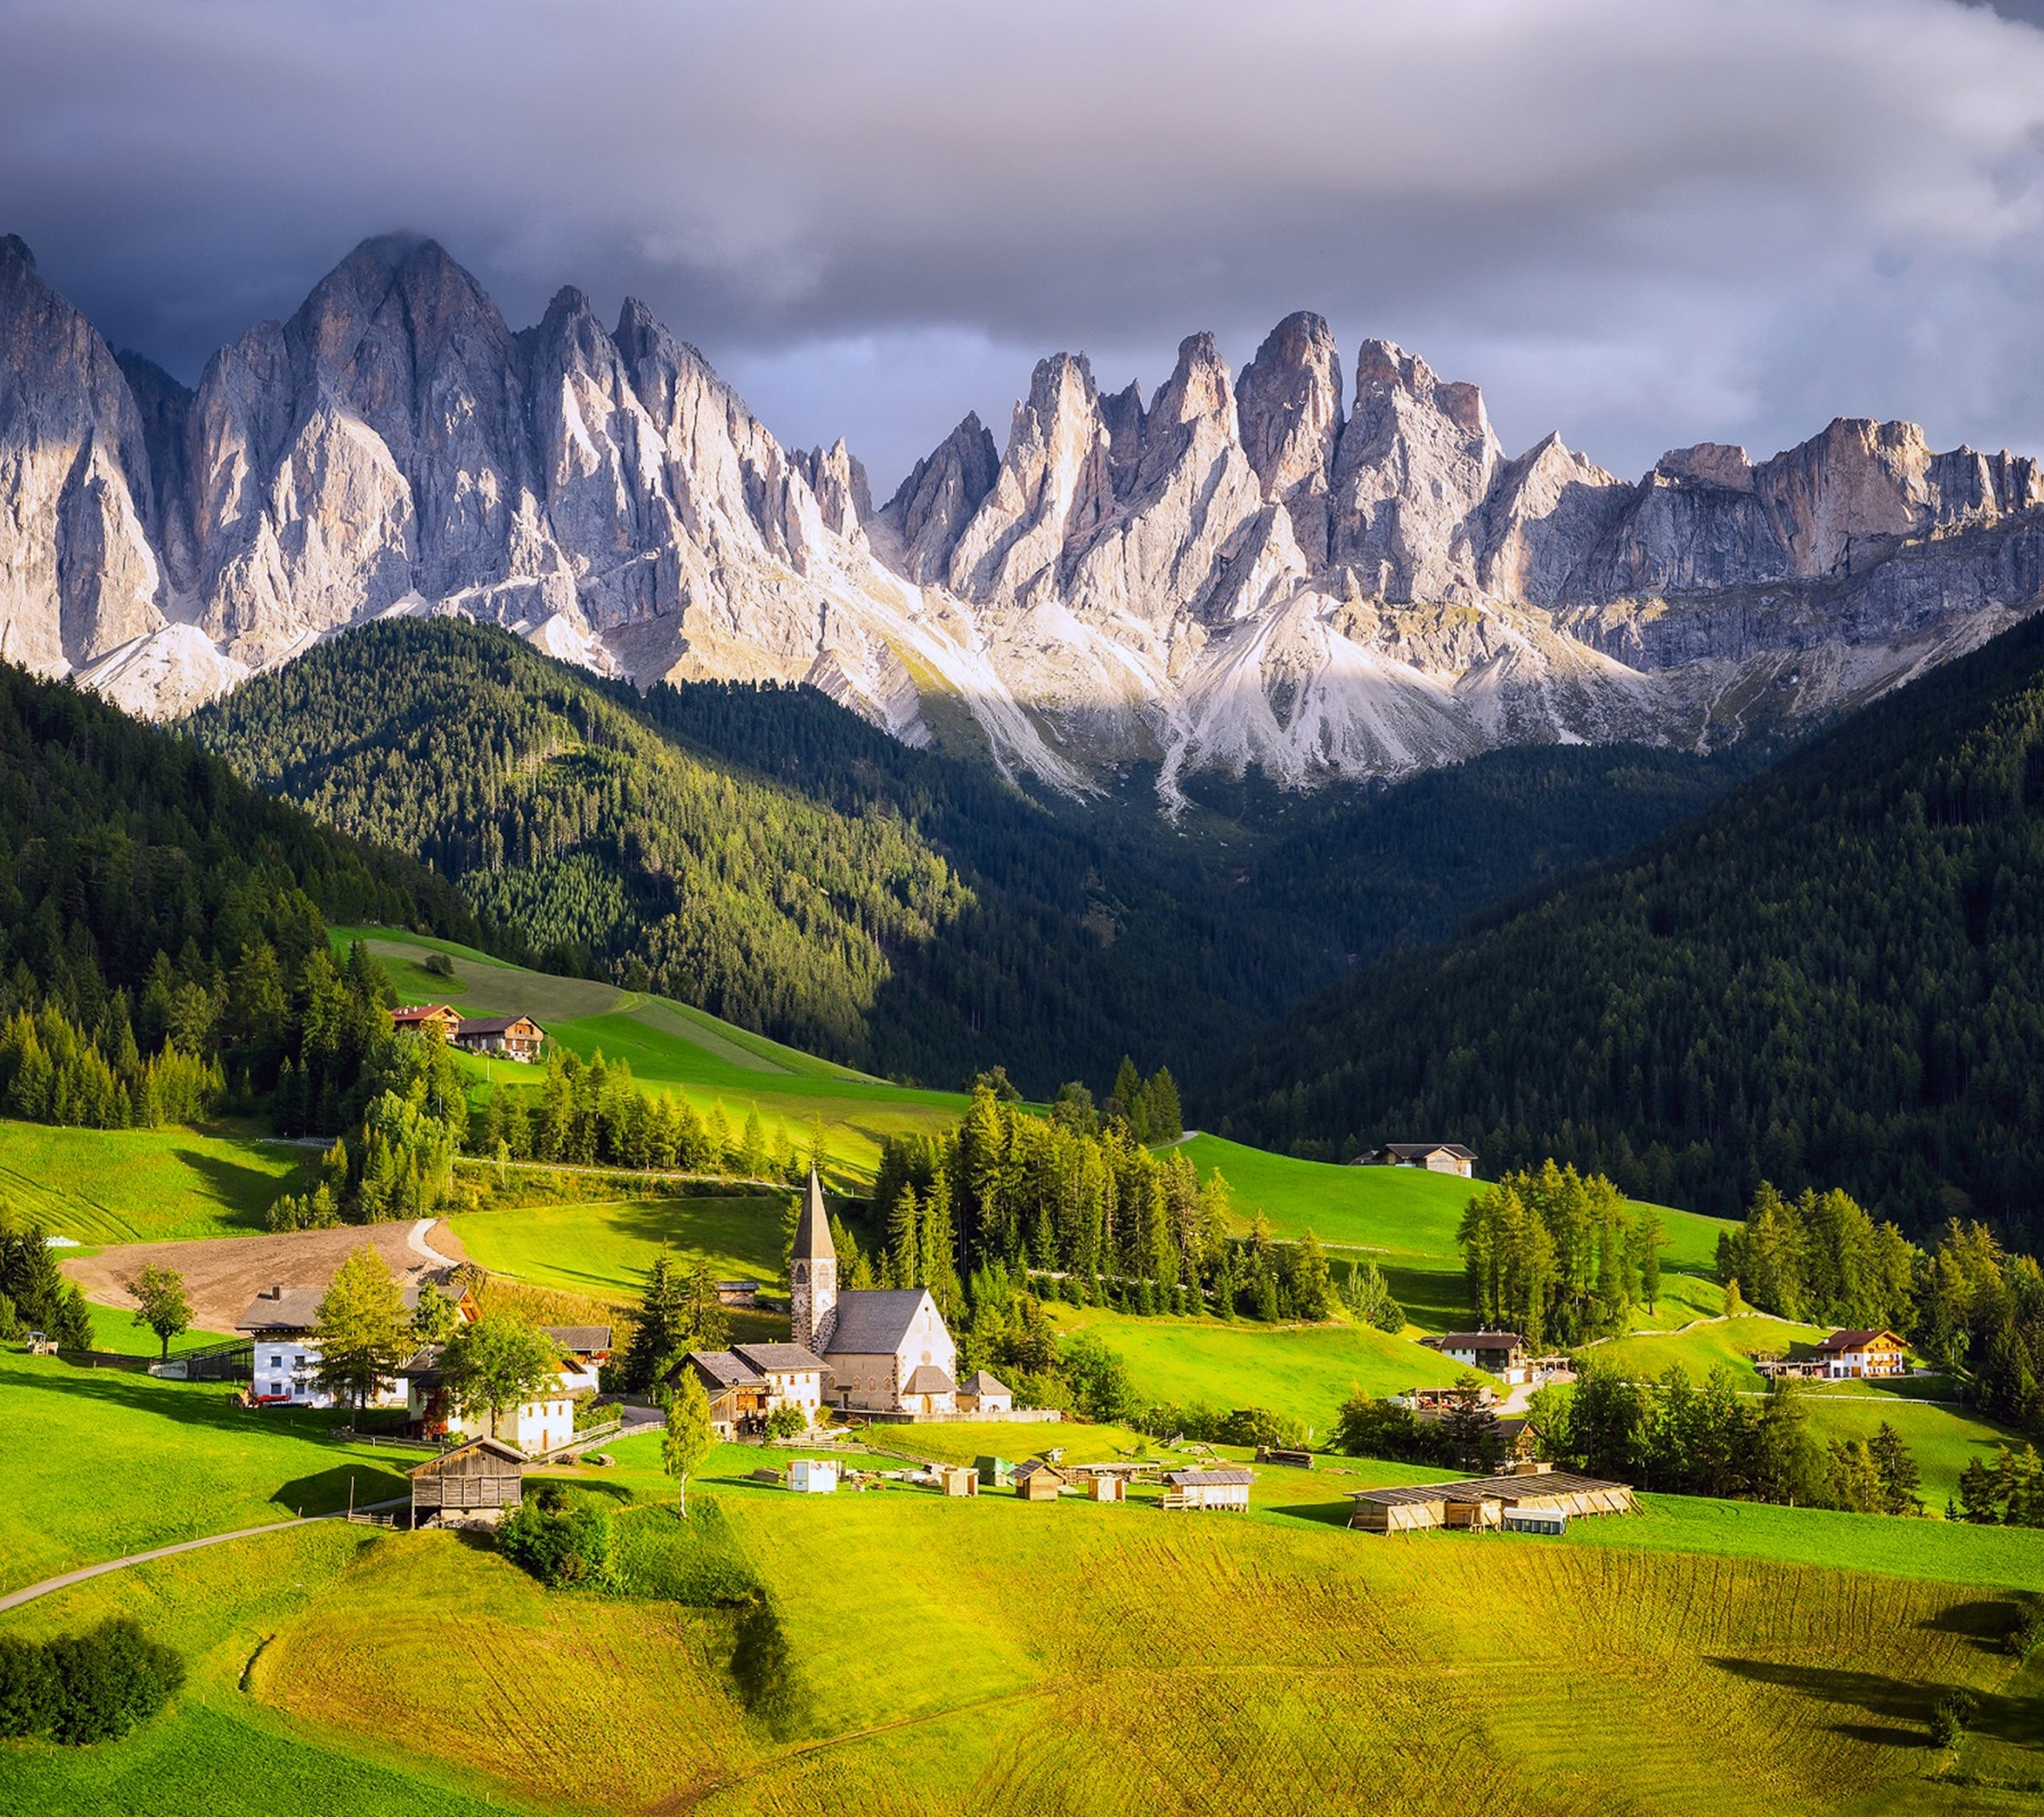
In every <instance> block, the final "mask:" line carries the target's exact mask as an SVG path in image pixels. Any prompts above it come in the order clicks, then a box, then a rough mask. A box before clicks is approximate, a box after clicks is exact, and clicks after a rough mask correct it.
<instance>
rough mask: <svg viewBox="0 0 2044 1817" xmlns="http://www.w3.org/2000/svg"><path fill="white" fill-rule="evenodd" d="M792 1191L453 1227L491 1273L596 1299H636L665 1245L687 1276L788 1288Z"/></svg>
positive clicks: (474, 1214)
mask: <svg viewBox="0 0 2044 1817" xmlns="http://www.w3.org/2000/svg"><path fill="white" fill-rule="evenodd" d="M787 1200H788V1194H787V1193H785V1192H773V1193H754V1194H750V1195H746V1196H738V1195H731V1196H721V1195H720V1196H717V1197H714V1198H711V1197H705V1198H677V1199H669V1198H643V1199H608V1200H594V1201H590V1202H589V1203H585V1204H575V1205H543V1206H525V1207H517V1208H504V1209H502V1210H485V1211H470V1212H463V1213H459V1214H457V1215H456V1216H454V1217H451V1218H449V1220H448V1224H449V1226H450V1227H451V1228H452V1230H453V1232H454V1234H455V1235H456V1236H457V1237H459V1238H460V1239H461V1242H462V1246H463V1247H464V1248H465V1249H466V1250H467V1252H468V1256H469V1258H470V1260H472V1261H476V1262H478V1263H480V1264H481V1265H482V1266H483V1267H485V1268H487V1269H488V1270H489V1271H490V1273H492V1274H493V1275H504V1276H507V1277H509V1278H510V1279H514V1280H522V1281H529V1282H530V1283H532V1284H533V1285H534V1286H536V1287H554V1288H560V1289H563V1290H565V1291H567V1292H570V1293H577V1294H588V1295H590V1296H591V1297H595V1298H598V1299H609V1300H622V1299H635V1298H636V1297H638V1296H639V1294H640V1292H641V1290H642V1289H643V1287H644V1285H645V1276H646V1271H647V1270H648V1269H649V1268H650V1267H651V1266H652V1265H653V1259H654V1257H655V1256H657V1255H658V1254H659V1253H660V1250H661V1247H662V1245H664V1246H665V1247H667V1248H668V1249H670V1250H671V1251H672V1252H673V1254H674V1257H675V1260H676V1261H677V1262H678V1264H679V1265H680V1266H682V1267H684V1268H693V1267H695V1266H696V1264H697V1263H699V1262H708V1263H709V1264H710V1266H711V1267H712V1268H714V1270H715V1271H716V1272H717V1275H718V1277H719V1278H720V1279H746V1278H750V1279H757V1280H759V1281H760V1282H762V1283H763V1284H767V1285H774V1284H778V1283H779V1282H780V1280H781V1221H782V1212H783V1208H784V1207H785V1205H786V1204H787Z"/></svg>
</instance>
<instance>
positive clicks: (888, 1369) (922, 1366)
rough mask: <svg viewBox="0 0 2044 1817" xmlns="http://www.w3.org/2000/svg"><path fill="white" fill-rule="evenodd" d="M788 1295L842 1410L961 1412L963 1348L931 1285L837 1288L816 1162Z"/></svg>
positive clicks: (799, 1335)
mask: <svg viewBox="0 0 2044 1817" xmlns="http://www.w3.org/2000/svg"><path fill="white" fill-rule="evenodd" d="M788 1300H789V1311H790V1314H791V1323H792V1325H793V1328H794V1337H795V1342H796V1344H798V1345H800V1346H802V1347H804V1348H805V1349H807V1350H813V1351H814V1352H815V1353H816V1354H817V1355H818V1356H819V1357H821V1358H822V1359H823V1361H824V1363H825V1364H827V1365H828V1366H829V1369H830V1392H831V1394H832V1396H833V1397H834V1398H835V1400H836V1402H837V1406H838V1407H839V1408H840V1409H842V1410H844V1411H846V1412H851V1413H893V1414H903V1413H905V1414H908V1415H911V1416H915V1415H923V1416H929V1415H935V1414H948V1413H953V1412H956V1411H957V1406H958V1379H957V1376H956V1374H955V1371H956V1369H957V1367H958V1346H957V1345H956V1344H954V1343H953V1342H952V1340H951V1332H950V1330H949V1328H948V1327H946V1326H945V1324H944V1318H943V1314H942V1313H941V1312H939V1311H938V1310H937V1302H936V1301H935V1300H934V1299H932V1298H931V1297H930V1296H929V1293H928V1290H927V1289H925V1288H922V1287H908V1288H848V1289H846V1290H845V1291H844V1292H842V1293H840V1292H839V1291H838V1287H837V1248H836V1246H835V1245H834V1244H832V1242H831V1234H830V1214H829V1212H828V1211H827V1210H826V1209H825V1208H824V1204H823V1183H822V1181H820V1180H819V1178H818V1177H817V1173H816V1170H815V1169H814V1168H812V1169H810V1171H809V1191H808V1196H807V1198H806V1200H805V1201H804V1203H803V1205H802V1219H801V1221H800V1223H799V1224H798V1225H797V1226H796V1229H795V1254H794V1258H793V1261H791V1263H790V1264H789V1278H788ZM1010 1404H1011V1405H1013V1397H1011V1399H1010Z"/></svg>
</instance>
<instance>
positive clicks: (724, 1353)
mask: <svg viewBox="0 0 2044 1817" xmlns="http://www.w3.org/2000/svg"><path fill="white" fill-rule="evenodd" d="M685 1361H687V1362H690V1363H693V1364H694V1365H695V1366H696V1368H698V1369H700V1370H701V1371H702V1372H703V1374H705V1375H707V1376H708V1377H709V1378H710V1379H711V1381H713V1382H714V1383H715V1384H716V1385H717V1386H718V1387H720V1388H764V1387H765V1386H766V1385H767V1378H766V1377H765V1376H764V1375H762V1374H760V1372H759V1371H758V1370H757V1369H755V1368H754V1367H752V1366H751V1365H750V1364H749V1363H748V1362H746V1361H745V1359H744V1358H743V1357H740V1356H736V1355H734V1354H733V1353H732V1352H731V1351H730V1350H691V1351H690V1352H689V1353H688V1356H687V1357H686V1359H685Z"/></svg>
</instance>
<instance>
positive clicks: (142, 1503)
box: [0, 1349, 416, 1593]
mask: <svg viewBox="0 0 2044 1817" xmlns="http://www.w3.org/2000/svg"><path fill="white" fill-rule="evenodd" d="M229 1394H230V1389H229V1388H228V1386H227V1385H225V1384H221V1383H213V1384H206V1383H183V1382H162V1381H158V1380H156V1379H155V1378H153V1377H151V1376H147V1375H141V1374H137V1373H133V1372H132V1371H130V1370H127V1369H113V1368H104V1369H91V1368H79V1367H74V1366H73V1365H71V1364H67V1363H60V1362H58V1361H57V1360H56V1359H55V1358H52V1357H31V1356H27V1355H26V1354H24V1353H23V1352H22V1351H20V1350H12V1349H8V1350H0V1434H5V1435H6V1447H7V1456H6V1462H5V1465H4V1466H0V1593H4V1592H6V1591H8V1590H13V1589H18V1588H19V1587H20V1586H21V1585H23V1584H25V1583H34V1582H37V1581H39V1580H41V1579H44V1578H47V1577H54V1576H56V1575H57V1574H58V1573H60V1572H63V1571H69V1570H71V1569H73V1568H75V1567H76V1566H78V1565H80V1564H92V1563H96V1562H97V1561H99V1560H101V1559H112V1558H120V1557H124V1556H125V1555H127V1554H129V1553H131V1552H146V1551H150V1550H152V1549H153V1548H155V1547H157V1546H160V1545H173V1544H176V1543H177V1542H178V1541H180V1540H189V1539H196V1538H198V1537H199V1536H200V1535H202V1534H206V1533H223V1532H227V1531H229V1530H231V1529H233V1528H235V1527H240V1526H261V1525H262V1524H264V1523H265V1522H269V1521H282V1520H289V1519H290V1518H291V1516H292V1515H293V1514H294V1513H296V1512H297V1511H299V1510H300V1509H303V1510H304V1511H305V1512H306V1513H308V1514H318V1513H327V1512H330V1511H331V1510H333V1509H335V1508H345V1507H346V1506H347V1503H348V1487H349V1479H350V1477H353V1478H354V1481H355V1492H356V1498H357V1500H358V1501H359V1502H362V1503H367V1502H373V1501H378V1500H380V1499H383V1498H384V1497H387V1496H392V1495H398V1494H402V1493H404V1492H405V1484H404V1479H403V1477H402V1476H401V1475H400V1474H399V1473H398V1472H400V1471H401V1469H402V1467H403V1463H404V1462H405V1461H416V1459H415V1458H411V1457H409V1455H408V1454H405V1453H401V1452H391V1451H381V1452H379V1451H376V1450H373V1449H371V1448H370V1447H367V1446H342V1445H334V1444H329V1443H328V1442H326V1437H325V1435H326V1432H327V1430H328V1429H329V1428H330V1427H332V1426H333V1425H334V1424H335V1423H336V1422H337V1420H338V1418H339V1416H336V1415H333V1414H326V1413H313V1412H309V1411H306V1412H290V1411H284V1410H278V1409H270V1410H266V1411H264V1412H262V1413H259V1414H258V1413H252V1412H249V1411H247V1410H245V1409H242V1408H238V1407H235V1406H233V1405H231V1404H230V1403H229Z"/></svg>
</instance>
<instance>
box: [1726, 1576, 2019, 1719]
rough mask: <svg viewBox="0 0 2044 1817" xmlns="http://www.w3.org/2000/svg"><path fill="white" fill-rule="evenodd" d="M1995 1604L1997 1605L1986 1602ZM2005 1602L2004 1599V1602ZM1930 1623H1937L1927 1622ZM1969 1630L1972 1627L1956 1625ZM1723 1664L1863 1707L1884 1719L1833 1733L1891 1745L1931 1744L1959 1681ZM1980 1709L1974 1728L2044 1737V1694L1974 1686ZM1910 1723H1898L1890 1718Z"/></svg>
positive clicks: (1737, 1672) (1821, 1698)
mask: <svg viewBox="0 0 2044 1817" xmlns="http://www.w3.org/2000/svg"><path fill="white" fill-rule="evenodd" d="M1982 1606H1983V1605H1982V1604H1979V1603H1965V1604H1961V1605H1960V1608H1961V1609H1962V1610H1971V1609H1978V1608H1981V1607H1982ZM1984 1606H1989V1607H1991V1606H1993V1605H1984ZM2003 1606H2004V1607H2005V1605H2003ZM1926 1625H1927V1626H1932V1627H1934V1626H1936V1625H1937V1624H1935V1623H1928V1624H1926ZM1957 1632H1965V1633H1970V1632H1973V1631H1972V1630H1971V1629H1970V1628H1962V1629H1959V1630H1957ZM1710 1663H1711V1664H1712V1665H1713V1666H1716V1667H1719V1668H1720V1669H1721V1670H1724V1671H1727V1672H1730V1673H1732V1674H1733V1675H1734V1676H1736V1677H1738V1678H1743V1679H1747V1680H1749V1681H1751V1682H1752V1683H1753V1684H1757V1685H1778V1686H1780V1687H1781V1688H1782V1689H1784V1690H1790V1691H1797V1692H1800V1693H1801V1694H1802V1695H1803V1696H1804V1697H1806V1698H1807V1699H1809V1700H1810V1701H1811V1702H1816V1703H1829V1704H1832V1705H1834V1706H1836V1707H1838V1708H1840V1709H1841V1710H1848V1709H1849V1710H1859V1711H1863V1712H1864V1713H1865V1714H1866V1715H1868V1716H1873V1717H1877V1718H1880V1719H1882V1720H1881V1721H1880V1722H1877V1723H1852V1722H1840V1723H1836V1724H1834V1725H1833V1730H1834V1733H1836V1734H1839V1735H1843V1736H1848V1737H1850V1738H1854V1739H1856V1740H1862V1741H1872V1742H1874V1743H1876V1744H1877V1745H1878V1746H1883V1747H1891V1748H1929V1747H1931V1746H1932V1745H1933V1744H1932V1742H1931V1740H1930V1734H1929V1721H1930V1712H1931V1709H1932V1708H1933V1707H1934V1706H1935V1705H1936V1703H1937V1702H1938V1700H1939V1699H1940V1698H1942V1697H1945V1696H1946V1695H1947V1694H1948V1693H1949V1692H1951V1691H1953V1690H1956V1689H1958V1688H1959V1687H1958V1686H1956V1685H1923V1684H1915V1683H1912V1682H1911V1681H1909V1680H1907V1679H1899V1678H1884V1677H1882V1676H1881V1675H1880V1674H1878V1673H1877V1672H1853V1671H1844V1670H1841V1669H1839V1668H1837V1667H1822V1666H1791V1665H1786V1664H1783V1663H1781V1662H1779V1661H1775V1660H1759V1659H1725V1658H1713V1659H1711V1661H1710ZM1973 1695H1974V1696H1975V1697H1976V1698H1977V1699H1978V1701H1979V1702H1978V1710H1977V1713H1976V1714H1975V1716H1974V1719H1973V1723H1972V1733H1973V1734H1975V1735H1981V1736H1989V1737H1992V1738H1994V1739H1996V1740H1999V1741H2009V1742H2014V1743H2016V1744H2017V1745H2018V1746H2023V1747H2030V1748H2035V1747H2036V1746H2037V1745H2038V1739H2039V1738H2040V1737H2044V1697H2034V1696H2027V1695H2021V1696H2014V1697H2011V1696H2007V1695H2002V1694H1997V1693H1994V1692H1986V1693H1981V1692H1974V1693H1973ZM1897 1723H1902V1724H1907V1725H1908V1726H1907V1727H1906V1728H1899V1729H1898V1728H1895V1727H1893V1726H1888V1725H1890V1724H1897Z"/></svg>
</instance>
